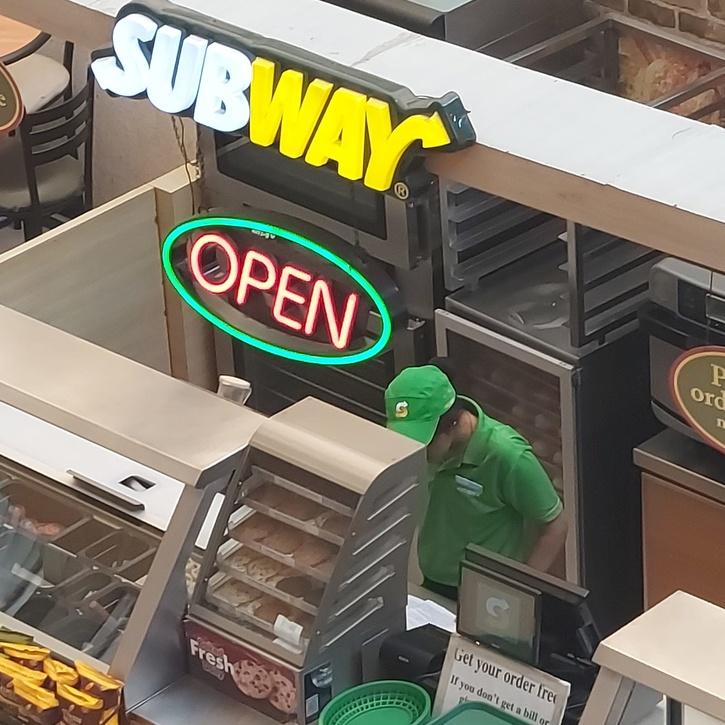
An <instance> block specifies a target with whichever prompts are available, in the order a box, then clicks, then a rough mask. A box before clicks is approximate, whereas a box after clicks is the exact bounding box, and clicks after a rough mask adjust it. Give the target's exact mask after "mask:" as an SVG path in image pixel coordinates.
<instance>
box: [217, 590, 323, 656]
mask: <svg viewBox="0 0 725 725" xmlns="http://www.w3.org/2000/svg"><path fill="white" fill-rule="evenodd" d="M228 580H229V577H226V576H225V577H223V578H220V579H218V580H217V579H216V578H215V579H214V581H213V582H210V584H209V588H208V589H207V593H206V597H207V600H208V601H209V602H210V603H211V604H213V605H214V606H215V607H216V608H217V609H218V610H219V611H220V612H221V613H222V614H225V615H226V616H227V617H230V618H231V619H232V621H239V620H245V621H247V622H249V623H250V624H252V625H254V626H255V627H256V628H257V629H259V630H261V631H263V632H266V633H267V634H269V635H271V636H273V637H275V638H276V637H277V636H278V635H277V633H276V632H275V629H274V624H272V623H271V622H268V621H267V620H265V619H260V618H259V617H256V616H255V611H256V610H257V608H258V606H255V604H257V605H258V602H252V603H251V604H243V605H240V606H234V605H233V604H230V603H229V602H227V601H226V600H225V599H223V598H222V597H220V596H219V595H218V593H217V592H218V591H219V589H220V588H221V587H222V586H223V585H224V584H225V583H226V582H227V581H228ZM282 606H284V604H282V603H281V607H282ZM311 626H314V621H312V622H311V623H308V627H307V628H305V632H304V634H303V636H302V637H301V639H300V643H299V646H300V648H302V649H306V648H307V645H308V644H309V641H310V640H309V628H310V627H311Z"/></svg>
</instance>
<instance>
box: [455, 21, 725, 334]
mask: <svg viewBox="0 0 725 725" xmlns="http://www.w3.org/2000/svg"><path fill="white" fill-rule="evenodd" d="M622 31H626V32H628V33H636V34H640V35H644V36H649V37H651V38H653V39H654V40H656V41H657V42H661V43H664V44H667V45H671V46H674V47H684V48H686V49H687V50H688V51H690V52H692V53H695V54H699V55H701V56H702V57H703V58H706V59H708V60H711V61H713V63H714V64H720V65H721V66H722V67H721V68H718V69H716V70H714V71H712V72H711V73H709V74H707V75H705V76H702V77H701V78H698V79H697V80H695V81H693V82H691V83H689V84H687V85H686V86H683V87H681V88H678V89H677V90H676V91H673V92H672V93H668V94H666V95H664V96H661V97H660V98H657V99H655V100H653V101H651V102H650V103H648V104H647V105H650V106H651V107H653V108H658V109H661V110H665V111H669V110H672V109H673V108H676V107H677V106H680V105H681V104H683V103H685V102H686V101H689V100H691V99H693V98H696V97H697V96H699V95H701V94H703V93H705V92H707V91H710V90H713V89H722V90H725V55H722V54H718V53H717V52H716V51H714V50H710V49H709V48H704V47H702V46H699V45H697V44H695V43H685V44H683V43H678V42H677V38H676V37H673V36H672V35H670V34H667V33H665V32H657V31H656V30H652V31H650V30H649V29H644V28H643V27H642V26H641V25H640V24H639V23H637V22H636V21H631V22H629V21H627V20H626V19H620V18H619V17H616V18H615V17H611V16H602V17H597V18H595V19H593V20H589V21H587V22H584V23H582V24H580V25H578V26H576V27H573V28H570V29H568V30H565V31H563V32H561V33H558V34H557V35H555V36H553V37H551V38H548V39H546V40H543V41H541V42H539V43H536V44H534V45H532V46H530V47H527V48H523V49H521V50H519V51H518V52H515V53H513V54H511V55H509V56H508V58H507V60H508V61H509V62H511V63H515V64H517V65H521V66H524V67H527V68H531V69H532V70H537V71H540V72H544V73H548V74H549V75H554V76H556V77H559V78H563V79H566V80H569V81H572V82H576V83H581V84H583V85H586V86H588V87H591V88H596V89H597V90H600V91H604V92H608V93H616V91H617V89H618V83H619V38H620V35H621V33H622ZM723 96H724V97H723V98H721V99H717V100H716V101H713V102H711V103H708V104H707V105H706V106H705V107H703V108H701V109H699V110H696V111H691V112H690V113H689V114H687V115H688V117H690V118H692V119H696V120H699V119H702V118H704V117H707V116H710V115H713V114H719V121H720V123H721V124H723V125H725V94H723ZM441 216H442V219H443V224H444V233H443V239H444V242H443V255H444V260H445V275H446V286H447V287H448V288H449V289H450V290H455V289H457V288H459V287H462V286H465V287H475V286H476V285H477V284H478V282H479V280H480V279H481V278H483V277H485V276H486V275H487V274H490V273H491V272H494V271H496V270H497V269H501V268H503V267H505V266H507V265H508V264H511V263H513V262H515V261H517V260H520V259H522V258H523V257H525V256H527V255H528V254H531V253H533V252H536V251H538V250H540V249H543V248H544V247H546V246H548V245H550V244H556V243H558V242H557V238H558V239H560V240H562V241H563V242H565V243H566V245H567V262H566V271H567V276H568V282H569V285H568V287H569V300H570V320H569V326H570V337H571V344H572V345H573V346H574V347H576V348H581V347H584V346H585V345H587V344H588V343H592V342H594V343H596V342H599V343H603V342H604V341H605V340H606V339H607V337H608V336H609V335H611V334H612V333H614V332H616V331H617V330H625V329H628V326H631V325H634V324H636V312H637V309H638V307H639V306H640V304H641V303H642V302H643V301H644V299H645V297H646V295H647V289H648V282H647V280H648V272H649V268H650V267H651V266H652V264H654V263H655V262H656V261H657V259H659V257H660V256H661V255H659V254H658V253H657V252H653V251H651V250H649V249H646V248H644V247H640V246H638V245H636V244H634V243H632V242H629V241H627V240H624V239H619V238H616V237H612V236H610V235H607V234H604V233H602V232H599V231H597V230H593V229H588V228H586V227H584V226H581V225H579V224H575V223H573V222H567V221H564V220H561V219H557V218H555V217H551V216H550V215H548V214H544V213H542V212H538V211H536V210H533V209H527V208H526V207H522V206H519V205H517V204H514V203H512V202H509V201H506V200H505V199H501V198H498V197H495V196H490V195H487V194H483V193H482V192H478V191H475V190H472V189H468V188H467V187H464V186H461V185H459V184H449V185H448V186H447V187H444V188H443V189H442V193H441ZM446 227H447V228H446ZM564 227H566V233H564V234H560V232H563V231H564Z"/></svg>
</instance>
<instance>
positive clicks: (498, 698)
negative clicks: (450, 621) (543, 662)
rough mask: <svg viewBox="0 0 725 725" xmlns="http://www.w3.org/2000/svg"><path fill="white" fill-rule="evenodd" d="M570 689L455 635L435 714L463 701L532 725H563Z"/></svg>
mask: <svg viewBox="0 0 725 725" xmlns="http://www.w3.org/2000/svg"><path fill="white" fill-rule="evenodd" d="M569 690H570V685H569V683H568V682H564V681H562V680H559V679H557V678H556V677H552V676H551V675H548V674H546V673H545V672H542V671H541V670H537V669H535V668H534V667H530V666H529V665H525V664H522V663H520V662H516V661H514V660H512V659H509V658H508V657H505V656H504V655H502V654H500V653H498V652H496V651H495V650H492V649H488V648H486V647H482V646H480V645H477V644H474V643H473V642H469V641H468V640H467V639H464V638H463V637H459V636H453V637H451V641H450V644H449V645H448V653H447V654H446V660H445V664H444V665H443V671H442V673H441V680H440V685H439V687H438V694H437V696H436V702H435V712H436V714H438V715H441V714H444V713H446V712H448V711H449V710H452V709H453V708H454V707H456V705H459V704H460V703H462V702H486V703H488V704H489V705H491V706H492V707H495V708H497V709H498V710H501V711H502V712H506V713H509V714H510V715H513V716H514V717H517V718H519V719H520V720H524V721H526V722H529V723H531V724H532V725H561V721H562V719H563V717H564V708H565V707H566V701H567V699H568V698H569Z"/></svg>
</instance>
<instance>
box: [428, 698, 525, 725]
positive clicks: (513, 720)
mask: <svg viewBox="0 0 725 725" xmlns="http://www.w3.org/2000/svg"><path fill="white" fill-rule="evenodd" d="M428 725H530V724H527V721H526V720H520V719H519V718H517V717H516V716H514V715H511V714H510V713H508V712H501V711H500V710H497V709H496V708H495V707H492V706H491V705H488V704H486V703H485V702H464V703H463V704H462V705H458V707H454V708H453V709H452V710H451V711H450V712H447V713H446V714H445V715H441V717H437V718H435V719H434V720H431V721H430V723H429V724H428Z"/></svg>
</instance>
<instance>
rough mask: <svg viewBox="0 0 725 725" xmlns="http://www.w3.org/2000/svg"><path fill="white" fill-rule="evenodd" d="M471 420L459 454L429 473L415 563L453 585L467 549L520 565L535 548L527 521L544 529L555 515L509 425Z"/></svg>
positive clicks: (552, 498) (542, 475)
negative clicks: (470, 432)
mask: <svg viewBox="0 0 725 725" xmlns="http://www.w3.org/2000/svg"><path fill="white" fill-rule="evenodd" d="M459 399H461V400H464V401H465V402H466V403H468V404H470V405H471V409H472V410H473V411H475V413H476V415H477V416H478V426H477V427H476V430H475V432H474V434H473V436H472V437H471V440H470V441H469V443H468V446H467V447H466V450H465V451H464V453H463V455H459V456H458V457H457V458H453V459H449V460H447V461H445V462H444V463H442V464H440V465H436V466H431V467H430V468H429V472H428V475H429V500H428V507H427V511H426V515H425V520H424V522H423V527H422V529H421V532H420V537H419V544H418V558H419V560H420V568H421V570H422V572H423V574H424V575H425V577H426V578H428V579H431V580H432V581H434V582H436V583H438V584H444V585H446V586H458V570H459V564H460V561H461V559H462V558H463V553H464V550H465V548H466V546H468V545H469V544H478V545H479V546H482V547H484V548H486V549H488V550H490V551H494V552H496V553H498V554H502V555H503V556H507V557H509V558H511V559H516V560H518V561H525V560H526V558H527V557H528V556H529V554H530V552H531V548H532V545H533V543H534V537H533V536H532V534H533V533H534V532H533V531H532V527H531V524H546V523H549V522H551V521H553V520H554V519H555V518H556V517H557V516H558V515H559V514H560V513H561V511H562V504H561V501H560V500H559V496H558V495H557V493H556V491H555V490H554V486H553V485H552V483H551V481H550V479H549V476H548V475H547V473H546V471H545V470H544V469H543V467H542V466H541V464H540V463H539V461H538V460H537V458H536V456H535V455H534V453H533V451H532V450H531V446H530V445H529V444H528V442H527V441H526V440H524V439H523V438H522V437H521V436H520V435H519V434H518V433H517V432H516V431H515V430H514V429H513V428H510V427H509V426H507V425H504V424H503V423H499V422H498V421H496V420H493V418H489V417H488V416H487V415H485V414H484V413H483V411H482V410H481V408H480V407H479V406H478V405H477V404H476V403H475V402H474V401H472V400H469V399H468V398H463V397H462V396H459Z"/></svg>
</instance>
